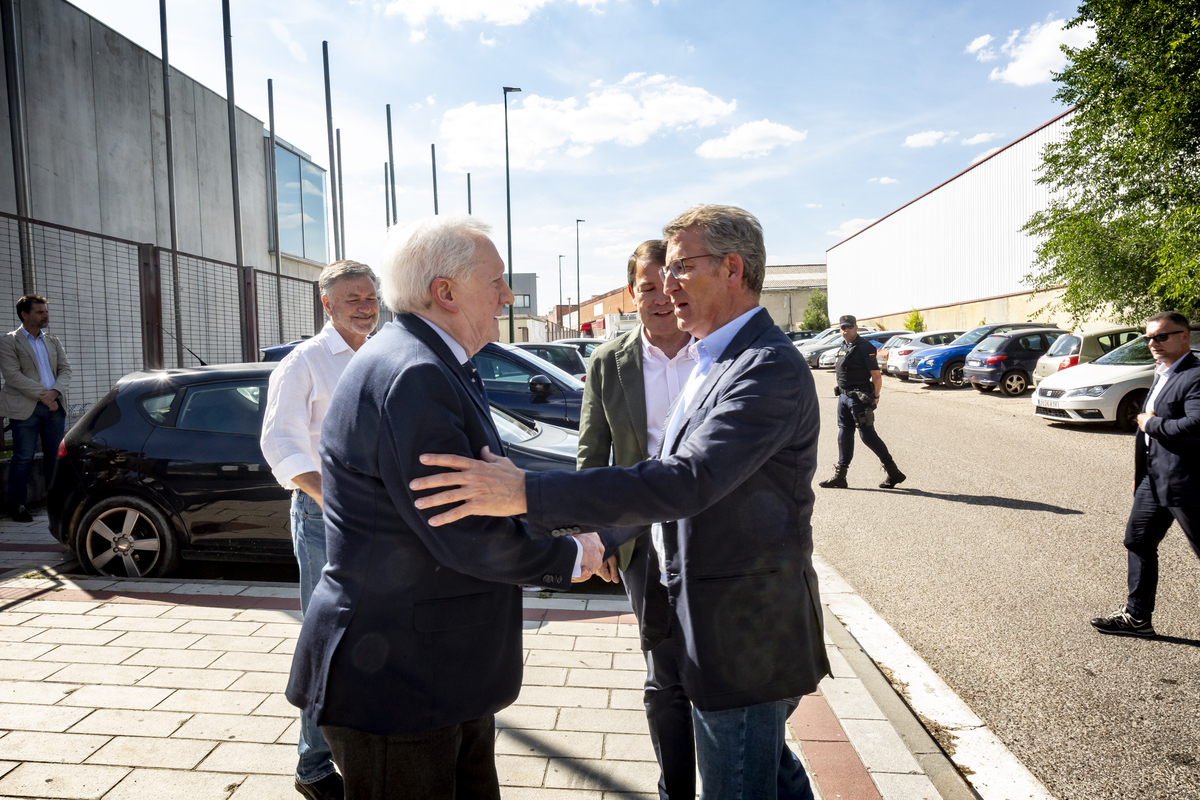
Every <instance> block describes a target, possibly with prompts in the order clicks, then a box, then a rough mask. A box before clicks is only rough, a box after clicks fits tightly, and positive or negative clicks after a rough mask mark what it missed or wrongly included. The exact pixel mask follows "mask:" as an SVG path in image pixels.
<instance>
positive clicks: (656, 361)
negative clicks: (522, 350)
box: [576, 239, 696, 800]
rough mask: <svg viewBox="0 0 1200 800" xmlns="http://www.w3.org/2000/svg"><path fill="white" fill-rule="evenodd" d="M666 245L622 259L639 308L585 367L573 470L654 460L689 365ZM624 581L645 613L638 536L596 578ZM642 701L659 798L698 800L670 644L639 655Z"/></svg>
mask: <svg viewBox="0 0 1200 800" xmlns="http://www.w3.org/2000/svg"><path fill="white" fill-rule="evenodd" d="M666 256H667V243H666V242H665V241H663V240H662V239H651V240H649V241H646V242H642V243H641V244H640V245H638V248H637V250H635V251H634V253H633V255H631V256H630V257H629V264H628V283H629V293H630V295H632V296H633V300H634V303H635V305H636V306H637V313H638V321H639V322H641V325H640V326H638V328H637V329H635V330H632V331H629V332H628V333H625V334H622V335H621V336H618V337H617V338H616V339H614V340H612V341H610V342H605V343H604V344H602V345H601V346H600V347H598V348H596V351H595V352H594V353H592V357H591V359H590V360H589V361H588V377H587V381H586V382H585V383H584V389H583V406H582V411H581V413H580V420H579V452H578V457H577V459H576V463H577V465H578V468H579V469H581V470H582V469H593V468H596V467H607V466H608V465H609V464H610V463H611V464H616V465H617V466H621V467H632V466H633V465H634V464H637V463H638V462H640V461H645V460H646V459H648V458H653V457H656V456H657V455H658V453H659V450H660V443H661V441H662V432H663V425H664V424H665V423H666V421H667V414H668V412H669V411H670V409H671V404H672V403H674V402H675V398H676V397H678V396H679V393H680V392H681V391H683V387H684V385H685V384H687V380H688V376H689V375H690V374H691V372H692V368H693V367H694V366H695V365H696V359H695V358H694V357H693V355H692V354H691V353H690V352H689V350H688V343H689V342H690V341H691V340H692V336H691V334H689V333H686V332H685V331H681V330H680V329H679V326H678V325H677V324H676V321H675V308H674V306H673V305H672V304H671V298H669V297H668V296H667V294H666V292H665V291H663V279H662V275H661V274H660V271H661V270H662V268H663V266H664V265H665V264H666ZM618 570H619V575H620V577H622V578H624V579H625V590H626V592H627V593H628V594H629V600H630V603H631V604H632V605H633V610H634V613H635V614H636V615H637V618H638V623H639V625H640V624H641V621H642V619H643V616H644V610H645V609H644V604H643V597H644V595H645V591H644V588H645V583H646V581H647V580H655V581H657V580H659V579H660V573H659V568H658V555H657V553H656V552H655V550H654V547H653V546H652V544H651V542H650V537H649V536H646V535H643V536H639V537H638V538H636V539H634V540H633V541H630V542H626V543H625V544H623V545H621V547H620V549H619V550H618V551H617V555H615V556H613V557H612V558H610V559H609V560H608V561H606V562H605V564H604V567H603V568H602V569H601V570H600V572H599V573H598V574H599V575H600V576H601V577H603V578H604V579H605V580H610V581H611V580H618V579H619V578H618ZM645 656H646V686H645V695H644V701H645V706H646V720H647V722H648V723H649V726H650V739H651V741H652V742H653V744H654V753H655V755H656V756H657V757H658V765H659V768H660V770H661V775H660V777H659V782H658V792H659V796H660V798H663V799H664V800H666V798H672V797H674V798H679V797H684V798H689V800H690V799H691V798H694V797H695V796H696V742H695V736H694V733H693V730H692V703H691V701H690V700H689V699H688V696H687V692H686V691H684V688H683V683H682V681H681V680H680V677H679V664H678V658H677V653H676V642H675V640H674V639H670V638H668V639H666V640H665V641H663V642H661V643H659V644H657V645H655V646H650V647H648V648H647V649H646V650H645Z"/></svg>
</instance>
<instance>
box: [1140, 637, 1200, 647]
mask: <svg viewBox="0 0 1200 800" xmlns="http://www.w3.org/2000/svg"><path fill="white" fill-rule="evenodd" d="M1151 641H1153V642H1166V643H1167V644H1182V645H1186V646H1187V647H1200V641H1197V640H1196V639H1181V638H1179V637H1178V636H1162V635H1161V634H1160V635H1158V636H1155V637H1154V638H1153V639H1151Z"/></svg>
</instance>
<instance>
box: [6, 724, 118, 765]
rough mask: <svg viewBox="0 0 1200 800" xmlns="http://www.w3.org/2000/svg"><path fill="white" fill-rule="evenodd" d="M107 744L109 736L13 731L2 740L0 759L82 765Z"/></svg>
mask: <svg viewBox="0 0 1200 800" xmlns="http://www.w3.org/2000/svg"><path fill="white" fill-rule="evenodd" d="M107 741H108V737H107V736H96V735H92V734H87V733H53V732H49V731H12V732H10V733H9V734H8V735H6V736H4V737H3V738H0V759H4V760H6V761H9V760H11V761H49V762H53V763H58V764H79V763H81V762H82V761H83V760H84V759H85V758H87V757H88V756H90V755H91V754H92V753H94V752H96V751H97V750H99V749H100V748H101V747H102V746H103V745H104V743H105V742H107Z"/></svg>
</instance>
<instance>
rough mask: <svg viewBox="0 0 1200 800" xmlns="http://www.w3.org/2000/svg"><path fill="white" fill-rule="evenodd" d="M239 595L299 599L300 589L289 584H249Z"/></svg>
mask: <svg viewBox="0 0 1200 800" xmlns="http://www.w3.org/2000/svg"><path fill="white" fill-rule="evenodd" d="M240 596H241V597H286V598H288V599H296V600H299V599H300V589H298V588H296V587H290V586H249V587H247V588H246V590H245V591H244V592H242V593H241V595H240Z"/></svg>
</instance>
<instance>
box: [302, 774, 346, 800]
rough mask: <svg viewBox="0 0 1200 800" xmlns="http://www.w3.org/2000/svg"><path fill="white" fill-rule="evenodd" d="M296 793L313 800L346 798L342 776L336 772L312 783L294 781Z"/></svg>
mask: <svg viewBox="0 0 1200 800" xmlns="http://www.w3.org/2000/svg"><path fill="white" fill-rule="evenodd" d="M296 791H297V792H299V793H300V794H302V795H304V796H305V797H311V798H312V799H313V800H344V798H345V797H346V787H345V785H344V784H343V783H342V776H341V775H339V774H337V773H336V772H335V773H333V774H332V775H326V776H325V777H324V778H321V780H319V781H313V782H312V783H301V782H300V781H296Z"/></svg>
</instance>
